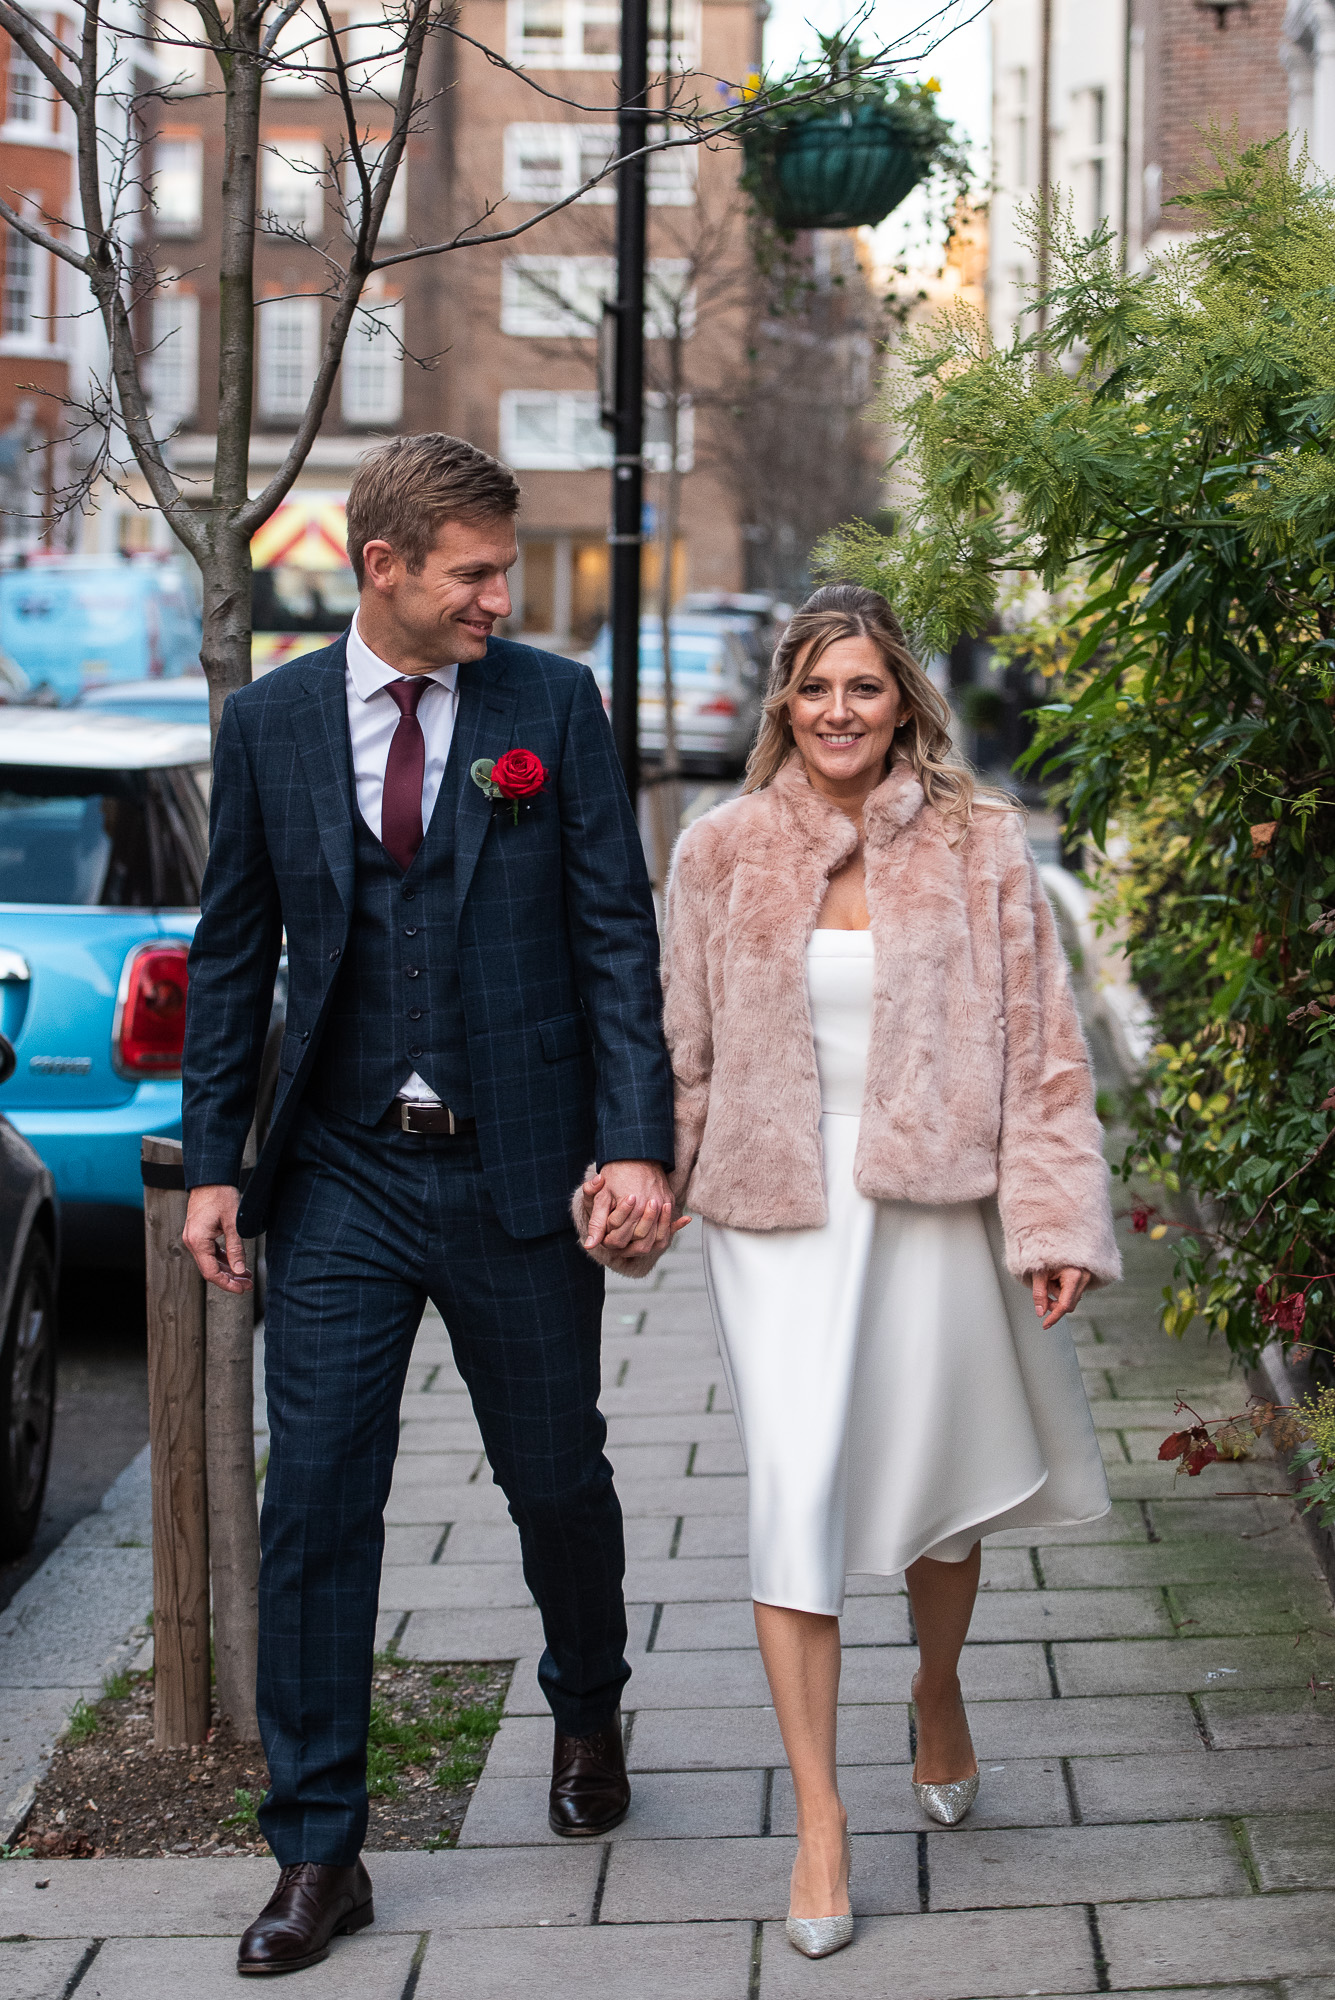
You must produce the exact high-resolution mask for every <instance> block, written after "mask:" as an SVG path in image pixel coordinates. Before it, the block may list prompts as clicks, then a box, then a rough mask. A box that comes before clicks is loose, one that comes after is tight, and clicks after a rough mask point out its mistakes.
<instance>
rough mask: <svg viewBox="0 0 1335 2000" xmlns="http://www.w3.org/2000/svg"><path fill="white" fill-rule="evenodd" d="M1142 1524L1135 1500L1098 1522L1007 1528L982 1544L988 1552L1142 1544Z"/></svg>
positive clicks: (1114, 1506)
mask: <svg viewBox="0 0 1335 2000" xmlns="http://www.w3.org/2000/svg"><path fill="white" fill-rule="evenodd" d="M1144 1540H1145V1521H1144V1517H1143V1516H1142V1514H1141V1511H1140V1509H1139V1507H1138V1506H1137V1505H1136V1503H1135V1501H1134V1500H1115V1501H1114V1502H1113V1504H1112V1506H1111V1507H1110V1508H1109V1509H1108V1512H1107V1513H1106V1514H1101V1515H1100V1516H1099V1518H1098V1520H1097V1521H1077V1522H1074V1523H1073V1524H1072V1525H1071V1526H1070V1527H1067V1528H1006V1529H1004V1530H1003V1531H1002V1533H1001V1534H999V1535H989V1536H988V1538H987V1540H986V1541H985V1542H984V1543H983V1554H984V1556H985V1557H986V1555H987V1552H988V1550H989V1549H1019V1548H1023V1549H1027V1548H1033V1547H1036V1546H1038V1547H1042V1548H1057V1547H1059V1546H1062V1545H1065V1544H1066V1543H1080V1544H1084V1543H1087V1542H1143V1541H1144Z"/></svg>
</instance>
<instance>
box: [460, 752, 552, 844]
mask: <svg viewBox="0 0 1335 2000" xmlns="http://www.w3.org/2000/svg"><path fill="white" fill-rule="evenodd" d="M469 776H470V777H471V778H472V780H473V783H474V784H475V785H476V786H477V788H478V790H479V791H480V792H481V793H482V795H483V797H484V798H488V799H491V800H493V801H496V802H503V803H504V804H506V805H508V806H509V808H510V816H511V824H512V825H514V826H518V824H519V808H520V806H521V805H522V806H523V808H524V810H525V812H527V811H529V809H530V807H531V804H532V801H533V799H534V798H535V797H536V796H537V794H538V793H539V792H540V791H541V790H542V789H543V786H544V785H545V784H546V783H547V773H546V771H545V770H544V768H543V763H542V759H541V757H536V756H535V755H534V754H533V752H532V751H531V750H507V751H506V753H505V755H504V756H503V757H497V758H495V759H493V758H491V757H479V758H478V760H477V762H476V763H475V764H474V765H473V767H472V770H471V771H470V772H469Z"/></svg>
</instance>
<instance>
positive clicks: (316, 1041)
mask: <svg viewBox="0 0 1335 2000" xmlns="http://www.w3.org/2000/svg"><path fill="white" fill-rule="evenodd" d="M518 504H519V489H518V487H517V486H516V484H515V481H514V478H513V476H512V475H511V474H510V472H509V471H508V470H507V469H506V468H505V467H504V466H502V465H500V464H498V463H497V462H496V460H494V459H492V458H489V457H488V456H487V455H486V453H484V452H480V451H478V450H476V449H475V448H474V447H473V446H472V445H469V444H466V443H464V442H463V441H462V440H461V439H458V438H450V437H444V436H440V435H428V436H423V437H408V438H399V439H396V440H395V441H394V442H393V443H391V444H389V445H387V446H385V447H384V448H382V449H381V450H380V451H378V452H377V453H375V454H374V455H373V456H372V457H371V458H370V459H369V460H367V461H366V462H364V464H363V466H362V469H361V470H360V471H359V472H358V474H357V477H356V479H355V481H354V483H353V488H352V491H351V493H350V494H349V497H348V552H349V555H350V557H351V560H352V564H353V568H354V570H355V571H356V574H357V579H358V583H359V585H360V600H359V605H358V610H357V614H356V617H355V618H354V620H353V623H352V626H351V628H350V629H349V631H348V632H347V633H345V634H344V635H343V637H342V638H340V639H339V640H337V641H336V642H335V644H334V645H332V646H329V647H327V648H325V650H324V651H323V652H318V653H313V654H311V655H309V656H308V657H307V658H305V659H302V660H297V661H294V662H293V663H292V664H290V665H288V666H284V667H280V668H278V669H277V670H276V671H275V672H273V673H270V674H268V675H266V676H265V678H264V679H263V680H260V681H257V682H256V683H254V684H253V685H252V686H250V687H247V688H243V689H242V690H241V691H240V692H239V693H237V694H235V695H233V696H232V697H231V699H230V700H229V701H228V702H227V704H226V706H225V708H224V710H223V717H222V723H221V726H220V728H219V731H218V742H217V749H216V753H215V757H214V772H213V796H212V837H211V847H210V858H209V865H208V871H207V873H206V876H205V880H204V889H203V895H202V898H201V905H202V907H201V914H200V922H199V928H198V930H197V931H196V933H195V939H194V944H193V947H192V949H191V954H190V999H189V1009H188V1020H187V1032H186V1048H185V1060H184V1079H185V1104H184V1146H185V1167H186V1180H187V1185H188V1186H189V1188H190V1190H191V1193H190V1205H189V1216H188V1220H187V1223H186V1230H185V1242H186V1245H187V1247H188V1248H189V1249H190V1251H191V1252H192V1254H193V1255H194V1257H195V1259H196V1262H197V1263H198V1265H199V1268H200V1270H201V1271H202V1272H203V1274H204V1276H205V1277H206V1278H207V1279H208V1280H209V1282H210V1283H212V1284H215V1285H218V1286H220V1287H221V1288H222V1289H223V1290H225V1291H231V1292H240V1291H245V1290H248V1289H249V1287H250V1283H251V1280H250V1276H249V1272H248V1270H247V1265H246V1258H245V1253H244V1250H243V1247H242V1238H244V1237H255V1236H258V1235H260V1234H261V1233H262V1232H267V1238H268V1273H269V1291H268V1300H267V1312H266V1323H265V1368H266V1387H267V1393H268V1403H269V1423H270V1434H271V1446H270V1457H269V1467H268V1474H267V1481H266V1487H265V1499H264V1511H263V1516H262V1520H261V1546H262V1562H261V1571H260V1659H259V1681H258V1705H259V1717H260V1727H261V1733H262V1735H263V1739H264V1747H265V1751H266V1754H267V1756H268V1761H269V1771H270V1789H269V1792H268V1795H267V1797H266V1798H265V1801H264V1804H263V1806H262V1807H261V1809H260V1824H261V1826H262V1827H263V1829H264V1833H265V1835H266V1837H267V1838H268V1840H269V1843H270V1845H271V1847H272V1848H273V1850H274V1853H275V1855H276V1856H277V1858H278V1861H279V1864H280V1867H281V1871H282V1872H281V1874H280V1876H279V1885H278V1889H277V1891H276V1893H275V1895H274V1897H273V1899H272V1900H271V1902H270V1903H269V1904H268V1906H267V1907H266V1909H265V1910H264V1911H263V1912H262V1914H261V1916H260V1917H259V1918H258V1919H257V1921H256V1922H255V1923H254V1924H252V1926H251V1927H250V1929H249V1930H248V1931H247V1932H246V1934H245V1936H244V1938H243V1939H242V1941H241V1948H240V1955H239V1958H238V1970H239V1971H241V1972H244V1973H272V1972H284V1971H295V1970H297V1969H299V1968H300V1967H302V1966H305V1965H312V1964H315V1963H316V1962H317V1960H319V1959H320V1958H323V1957H324V1955H325V1953H326V1951H327V1949H328V1944H329V1939H330V1938H331V1937H332V1936H333V1935H335V1934H336V1933H339V1932H342V1931H350V1930H356V1929H359V1928H361V1927H362V1926H363V1925H364V1924H367V1923H370V1922H371V1920H372V1902H371V1884H370V1880H369V1878H368V1876H367V1873H366V1869H365V1866H364V1865H363V1863H362V1862H361V1860H360V1858H359V1855H360V1848H361V1844H362V1840H363V1837H364V1835H365V1830H366V1814H367V1807H366V1732H367V1721H368V1715H369V1706H370V1682H371V1665H372V1651H373V1643H374V1631H375V1619H376V1604H377V1595H378V1590H379V1582H380V1566H381V1557H382V1553H383V1548H384V1508H385V1502H386V1499H387V1497H388V1494H389V1487H390V1479H391V1475H392V1472H393V1467H394V1457H395V1451H396V1447H397V1442H398V1425H399V1405H400V1399H401V1396H402V1391H403V1383H404V1377H405V1372H406V1369H407V1365H408V1359H409V1355H410V1352H411V1349H412V1344H413V1337H414V1334H415V1332H416V1330H417V1325H418V1322H419V1320H420V1319H421V1315H422V1311H423V1308H424V1306H425V1304H426V1301H427V1300H428V1299H431V1300H433V1301H434V1302H435V1304H436V1305H437V1306H438V1307H439V1309H440V1312H441V1314H442V1316H443V1318H444V1320H445V1323H446V1325H447V1327H448V1329H449V1333H450V1338H451V1341H452V1343H453V1348H454V1355H455V1360H456V1363H457V1365H458V1368H459V1371H460V1373H461V1374H462V1376H463V1378H464V1380H465V1382H466V1383H467V1385H468V1389H469V1393H470V1395H471V1397H472V1402H473V1409H474V1411H475V1413H476V1416H477V1421H478V1424H479V1426H480V1428H481V1432H482V1437H483V1441H484V1444H485V1446H486V1450H487V1457H488V1460H489V1461H490V1464H491V1467H492V1471H493V1475H494V1477H495V1479H496V1480H497V1482H498V1483H499V1484H500V1486H501V1487H502V1489H503V1490H504V1493H505V1496H506V1499H507V1500H508V1502H509V1506H510V1512H511V1515H512V1516H513V1518H514V1520H515V1522H516V1524H517V1526H518V1529H519V1538H520V1544H521V1549H522V1553H523V1561H524V1575H525V1578H526V1580H527V1582H528V1585H529V1588H530V1589H531V1590H532V1592H533V1595H534V1598H535V1599H536V1601H537V1604H538V1607H539V1610H540V1612H541V1614H542V1621H543V1630H544V1635H545V1638H546V1650H545V1652H544V1653H543V1656H542V1661H541V1663H540V1665H539V1668H538V1678H539V1682H540V1684H541V1686H542V1689H543V1692H544V1694H545V1695H546V1697H547V1700H548V1702H549V1703H550V1705H551V1708H552V1711H553V1715H554V1719H555V1725H556V1740H555V1750H554V1758H553V1778H552V1790H551V1800H550V1809H549V1810H550V1821H551V1825H552V1827H553V1829H554V1830H555V1831H556V1832H558V1833H562V1834H568V1835H594V1836H596V1835H598V1834H601V1833H605V1832H606V1831H607V1830H608V1829H609V1828H610V1827H612V1826H615V1825H616V1824H617V1823H618V1821H619V1820H620V1819H621V1818H622V1817H624V1815H625V1812H626V1809H627V1806H628V1804H629V1799H630V1791H629V1785H628V1782H627V1779H626V1770H625V1761H624V1757H623V1755H622V1747H621V1733H620V1722H619V1709H618V1704H619V1700H620V1695H621V1689H622V1687H623V1686H624V1684H625V1682H626V1680H627V1678H628V1676H629V1672H630V1669H629V1667H628V1666H627V1664H626V1660H625V1657H624V1655H625V1644H626V1618H625V1606H624V1602H623V1598H622V1576H623V1571H624V1547H623V1538H622V1527H621V1511H620V1507H619V1505H618V1502H617V1498H616V1494H615V1492H614V1490H613V1486H612V1473H611V1468H610V1466H609V1465H608V1463H607V1460H606V1458H605V1457H604V1455H603V1444H604V1440H605V1427H604V1424H603V1420H602V1418H601V1416H600V1414H599V1412H598V1408H597V1398H598V1393H599V1337H600V1325H601V1307H602V1294H603V1277H602V1272H601V1271H600V1270H599V1269H598V1267H597V1265H596V1264H595V1263H594V1262H593V1261H592V1260H591V1259H589V1258H588V1257H586V1256H585V1254H584V1251H583V1250H582V1249H581V1247H580V1244H579V1242H578V1240H577V1238H576V1236H575V1233H574V1231H573V1229H572V1227H571V1222H570V1210H569V1200H570V1192H571V1190H572V1188H573V1187H574V1186H575V1185H576V1183H577V1182H578V1181H579V1180H580V1179H581V1177H582V1174H583V1172H584V1169H585V1167H586V1166H587V1164H588V1162H589V1161H590V1160H596V1161H598V1162H599V1163H600V1164H601V1165H602V1170H603V1174H604V1177H605V1185H604V1187H603V1190H602V1192H600V1194H599V1196H598V1200H597V1205H596V1208H595V1212H594V1217H593V1222H592V1226H591V1229H590V1234H589V1239H588V1240H589V1242H590V1243H591V1244H594V1245H596V1244H597V1243H599V1242H602V1241H606V1242H607V1243H608V1244H609V1245H612V1246H615V1247H621V1248H624V1247H625V1246H626V1245H627V1244H629V1243H632V1242H635V1243H637V1244H639V1245H641V1246H643V1247H648V1245H649V1243H650V1242H651V1241H657V1242H659V1243H662V1242H665V1241H666V1240H667V1237H668V1235H669V1234H670V1233H671V1230H672V1228H673V1226H674V1225H673V1221H672V1200H671V1195H670V1193H669V1190H668V1185H667V1179H666V1172H665V1170H666V1169H670V1167H671V1164H672V1087H671V1075H670V1070H669V1065H668V1059H667V1054H666V1050H665V1048H664V1045H663V1038H662V1032H661V1028H660V1020H659V1014H660V996H659V986H658V946H657V931H656V926H655V921H654V911H653V903H652V899H651V896H650V893H649V886H648V882H647V880H646V876H645V869H644V861H643V855H642V852H641V848H640V843H639V838H638V835H637V832H636V826H635V820H634V817H633V814H632V812H631V808H630V804H629V801H628V799H627V796H626V792H625V788H624V785H623V783H622V779H621V774H620V771H619V768H618V766H617V763H616V759H615V754H614V750H613V745H612V740H611V734H610V731H609V729H608V726H607V721H606V718H605V716H604V713H603V707H602V702H601V700H600V697H599V695H598V691H597V688H596V687H595V685H594V682H593V679H592V676H591V675H590V674H589V672H588V670H587V669H586V668H584V667H581V666H577V665H576V664H575V663H574V662H572V661H570V660H564V659H560V658H557V657H556V656H554V655H552V654H549V653H541V652H537V651H535V650H534V649H533V648H532V647H530V646H523V645H517V644H512V643H510V642H508V641H506V640H503V639H496V638H494V637H493V636H492V632H493V627H494V625H495V623H496V620H497V619H498V618H504V617H507V616H508V615H509V612H510V596H509V591H508V588H507V585H506V572H507V571H508V569H509V568H510V566H511V565H512V564H513V563H514V561H515V559H516V555H517V544H516V539H515V526H514V517H515V513H516V510H517V507H518ZM510 751H525V752H528V753H530V754H529V757H528V759H520V760H519V762H520V763H521V764H526V765H527V769H528V771H529V774H530V778H531V779H533V778H535V777H536V775H537V773H536V769H535V765H534V762H533V760H535V759H536V760H537V761H538V762H539V763H540V764H541V766H542V770H543V771H544V772H545V783H544V784H543V787H542V789H541V790H540V791H537V792H536V793H533V794H531V795H530V796H529V797H528V798H526V799H525V800H524V801H523V802H522V803H521V805H520V807H519V809H518V811H517V812H516V811H515V810H514V809H513V808H512V807H511V805H510V804H508V803H506V802H505V801H504V800H502V801H496V800H495V799H494V798H492V797H490V796H488V794H487V792H486V790H485V789H484V788H483V786H482V785H481V784H480V783H479V782H478V780H479V779H485V777H486V771H487V766H488V764H489V763H490V761H491V760H493V759H497V758H502V757H504V755H505V753H507V752H510ZM479 764H481V765H482V768H481V769H480V770H479V769H478V768H477V767H478V766H479ZM284 932H286V941H287V959H288V979H289V987H288V1011H287V1025H286V1032H285V1034H284V1037H283V1043H282V1050H281V1054H280V1058H279V1083H278V1092H277V1096H276V1099H275V1102H274V1107H273V1115H272V1120H271V1123H270V1127H269V1131H268V1134H267V1137H266V1138H265V1141H264V1144H263V1147H262V1149H261V1151H260V1156H259V1160H258V1162H257V1164H256V1166H255V1169H254V1172H253V1173H252V1175H251V1177H250V1180H249V1183H248V1185H247V1187H246V1190H245V1193H244V1195H242V1194H241V1193H240V1183H241V1180H242V1173H241V1160H242V1152H243V1149H244V1147H245V1143H246V1138H247V1134H248V1131H249V1128H250V1124H251V1120H252V1117H253V1115H254V1108H255V1099H256V1091H257V1086H258V1081H259V1071H260V1061H261V1055H262V1051H263V1046H264V1038H265V1031H266V1027H267V1023H268V1020H269V1011H270V1002H271V996H272V993H273V984H274V977H275V973H276V971H277V967H278V961H279V954H280V951H281V949H282V944H283V937H284Z"/></svg>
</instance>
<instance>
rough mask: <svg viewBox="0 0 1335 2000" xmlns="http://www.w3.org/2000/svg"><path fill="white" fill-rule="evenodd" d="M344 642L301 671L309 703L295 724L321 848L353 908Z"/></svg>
mask: <svg viewBox="0 0 1335 2000" xmlns="http://www.w3.org/2000/svg"><path fill="white" fill-rule="evenodd" d="M344 652H345V642H344V640H343V639H341V638H340V639H339V640H338V641H337V642H336V643H335V644H334V645H332V646H331V647H330V648H329V650H328V652H327V653H326V654H325V655H324V657H323V659H322V660H321V661H320V663H319V664H318V665H315V664H314V663H313V664H312V665H311V667H310V668H309V669H308V671H307V672H306V673H304V674H303V676H302V682H301V684H302V687H303V688H304V689H305V691H306V693H307V695H308V696H309V697H310V707H309V708H307V709H304V710H303V711H302V717H301V722H300V725H299V727H298V729H297V743H298V745H299V748H300V752H301V763H302V769H303V770H304V771H305V774H306V782H307V784H308V785H309V786H310V788H311V803H312V804H313V806H314V807H315V820H316V825H317V826H318V827H319V830H320V849H321V852H322V853H323V855H324V858H325V862H326V864H327V866H328V869H329V872H330V874H331V875H332V876H333V878H334V886H335V888H336V889H337V890H338V894H339V900H340V902H341V903H342V905H343V908H344V909H345V910H346V911H348V912H351V909H352V903H353V897H354V894H355V882H354V875H355V862H354V855H353V828H352V813H353V800H352V746H351V739H350V738H349V735H348V702H347V693H346V690H345V687H344V679H343V669H344Z"/></svg>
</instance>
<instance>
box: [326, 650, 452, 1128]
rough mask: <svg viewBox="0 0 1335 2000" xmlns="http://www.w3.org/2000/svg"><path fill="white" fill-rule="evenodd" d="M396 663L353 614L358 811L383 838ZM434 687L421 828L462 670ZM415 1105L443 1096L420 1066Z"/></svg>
mask: <svg viewBox="0 0 1335 2000" xmlns="http://www.w3.org/2000/svg"><path fill="white" fill-rule="evenodd" d="M405 678H406V676H404V675H403V674H400V673H399V672H398V670H397V668H395V667H388V666H386V665H385V662H384V661H383V660H382V659H380V658H379V657H378V656H377V655H376V654H375V653H373V652H372V651H371V648H370V647H369V646H368V645H367V643H366V641H365V640H364V639H363V637H362V635H361V633H360V632H359V631H358V629H357V620H356V617H355V616H354V618H353V621H352V630H351V631H350V632H349V633H348V651H347V666H346V669H345V671H344V683H345V686H346V689H347V698H348V733H349V735H350V736H351V738H352V777H353V783H354V785H355V787H356V792H357V810H358V811H359V812H360V814H361V816H362V818H363V819H364V820H365V821H366V824H367V825H368V826H369V827H370V829H371V831H372V833H373V834H374V835H375V837H376V839H377V840H379V838H380V807H381V800H382V797H383V794H384V790H385V766H386V764H387V763H388V762H389V746H390V741H391V739H392V737H393V735H394V731H395V730H396V729H397V728H398V726H399V709H398V704H397V703H396V702H395V701H394V700H393V698H392V697H391V696H390V695H388V694H386V693H385V689H386V688H387V687H388V686H389V684H390V682H391V681H397V680H403V679H405ZM425 679H426V680H427V681H428V682H429V683H430V685H429V686H428V687H427V688H426V689H425V691H424V693H423V695H422V698H421V700H420V701H419V703H418V705H417V720H418V721H419V722H420V724H421V725H422V737H423V740H424V742H425V744H426V766H425V769H424V770H423V773H422V829H423V831H424V832H425V830H426V828H427V827H428V826H429V825H430V824H431V814H432V810H433V808H434V806H435V803H436V798H437V795H438V794H439V792H440V781H441V779H442V778H443V777H444V775H445V764H446V761H447V759H448V757H449V754H450V743H451V741H452V739H453V736H454V716H455V710H456V709H457V707H458V703H459V687H458V682H459V668H458V665H457V664H456V665H454V666H450V667H436V668H434V669H433V671H432V672H431V673H429V674H427V675H426V676H425ZM399 1096H400V1097H406V1098H409V1099H411V1101H412V1102H413V1103H414V1104H439V1103H440V1099H439V1097H437V1095H436V1093H435V1091H434V1090H433V1089H432V1088H431V1086H430V1084H429V1083H427V1082H426V1081H425V1079H424V1078H422V1077H420V1076H418V1074H417V1072H416V1070H414V1071H413V1073H412V1075H411V1076H410V1077H409V1078H408V1080H407V1082H406V1083H405V1084H404V1086H403V1088H402V1089H401V1090H400V1092H399Z"/></svg>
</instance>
